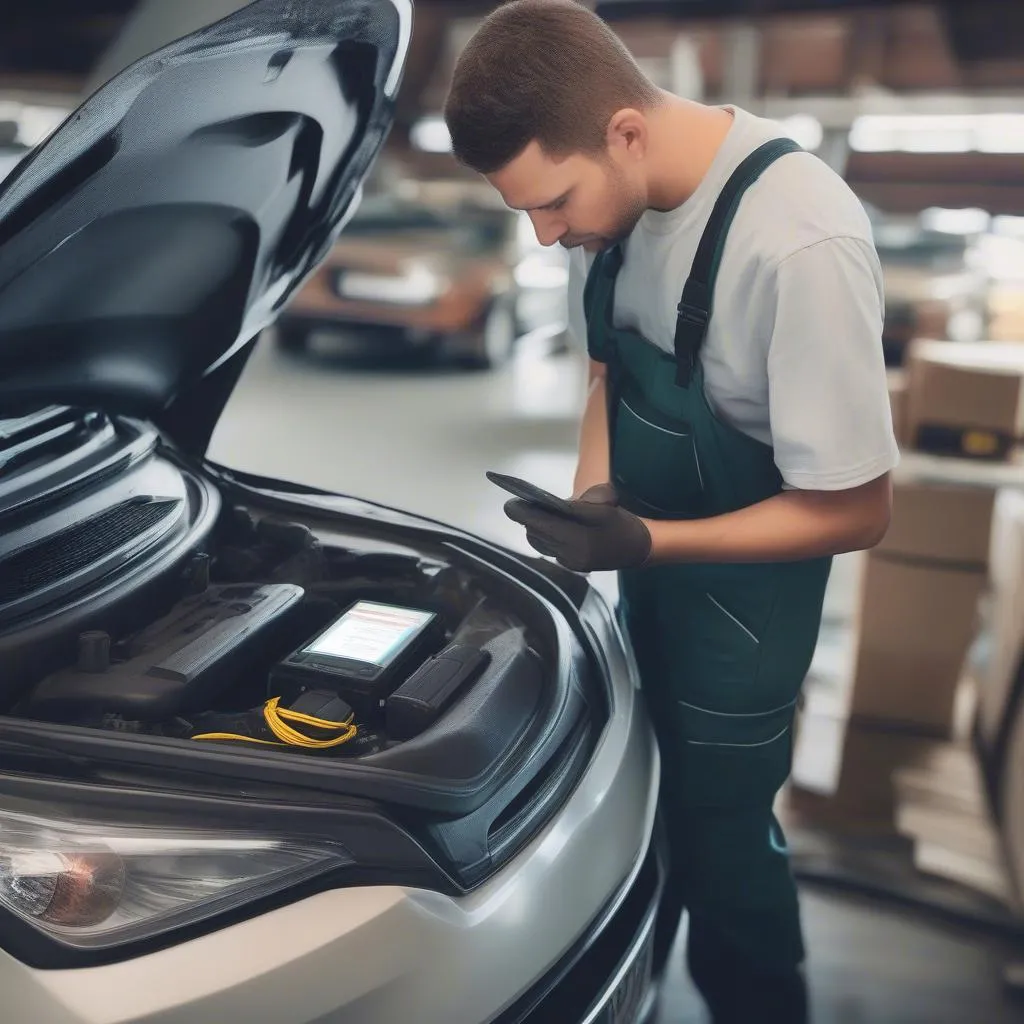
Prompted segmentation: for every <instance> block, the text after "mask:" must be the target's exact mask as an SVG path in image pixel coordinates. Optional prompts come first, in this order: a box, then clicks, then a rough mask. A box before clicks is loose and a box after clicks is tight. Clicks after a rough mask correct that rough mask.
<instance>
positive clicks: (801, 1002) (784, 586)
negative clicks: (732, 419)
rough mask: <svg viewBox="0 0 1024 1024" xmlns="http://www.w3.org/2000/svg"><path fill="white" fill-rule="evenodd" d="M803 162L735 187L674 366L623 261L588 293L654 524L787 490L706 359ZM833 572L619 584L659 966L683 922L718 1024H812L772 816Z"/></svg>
mask: <svg viewBox="0 0 1024 1024" xmlns="http://www.w3.org/2000/svg"><path fill="white" fill-rule="evenodd" d="M798 149H799V147H798V146H796V144H794V143H791V142H790V141H789V140H783V139H779V140H774V141H773V142H770V143H768V144H767V145H765V146H762V147H761V148H759V149H758V150H757V151H756V152H755V153H753V154H751V156H750V157H748V158H747V159H746V160H745V161H744V162H743V163H742V164H741V165H740V166H739V167H738V168H737V170H736V172H735V173H734V174H733V176H732V177H731V178H730V180H729V182H728V184H727V185H726V187H725V189H724V190H723V192H722V194H721V196H720V197H719V199H718V201H717V203H716V206H715V208H714V211H713V212H712V215H711V217H710V219H709V222H708V225H707V227H706V229H705V232H704V235H703V237H702V238H701V241H700V244H699V246H698V249H697V254H696V257H695V259H694V263H693V267H692V269H691V272H690V277H689V279H688V280H687V281H686V285H685V288H684V289H683V294H682V301H681V302H680V304H679V316H678V320H677V329H676V335H675V354H674V356H673V355H670V354H667V353H665V352H664V351H663V350H662V349H660V348H658V347H657V346H655V345H654V344H652V343H651V342H649V341H647V339H645V338H644V337H642V336H641V335H640V334H638V333H636V332H634V331H631V330H627V329H622V328H617V327H615V326H614V323H613V309H614V294H615V280H616V276H617V274H618V270H619V267H620V266H621V263H622V254H621V250H620V249H619V248H618V247H615V248H613V249H610V250H607V251H605V252H603V253H602V254H601V255H600V256H598V258H597V259H596V260H595V262H594V265H593V267H592V269H591V272H590V274H589V275H588V278H587V284H586V289H585V292H584V305H585V310H586V319H587V334H588V349H589V352H590V355H591V357H592V358H593V359H596V360H598V361H601V362H605V363H607V374H608V377H607V380H608V392H609V407H608V414H609V437H610V441H611V475H612V481H613V482H614V484H615V486H616V488H617V490H618V492H619V495H620V500H621V503H622V504H623V505H624V506H625V507H626V508H628V509H629V510H630V511H633V512H635V513H637V514H638V515H642V516H645V517H648V518H661V519H687V518H703V517H708V516H715V515H720V514H722V513H726V512H730V511H734V510H736V509H740V508H744V507H746V506H748V505H753V504H755V503H757V502H760V501H763V500H765V499H767V498H770V497H771V496H773V495H775V494H778V493H779V492H780V491H781V490H782V479H781V476H780V474H779V472H778V469H777V468H776V466H775V462H774V458H773V452H772V449H771V448H770V447H769V446H767V445H764V444H761V443H760V442H758V441H756V440H753V439H752V438H750V437H748V436H746V435H745V434H742V433H740V432H739V431H738V430H736V429H735V428H733V427H731V426H729V425H727V424H726V423H724V422H722V421H721V420H720V419H718V418H717V417H716V416H715V414H714V413H713V412H712V410H711V408H710V406H709V405H708V403H707V400H706V398H705V395H704V374H703V369H702V365H701V361H700V358H699V355H700V349H701V345H702V343H703V341H704V337H705V335H706V332H707V322H708V319H709V316H710V310H711V305H712V303H711V299H712V294H713V291H714V284H715V278H716V275H717V271H718V266H719V263H720V260H721V255H722V250H723V248H724V243H725V238H726V234H727V232H728V230H729V226H730V224H731V222H732V219H733V216H734V215H735V212H736V209H737V207H738V206H739V203H740V200H741V199H742V196H743V194H744V192H745V191H746V189H747V188H748V187H749V186H750V185H751V184H753V182H754V181H755V180H756V179H757V178H758V177H759V176H760V174H761V173H762V172H763V171H764V169H765V168H766V167H767V166H768V165H769V164H770V163H772V162H773V161H774V160H776V159H778V158H779V157H781V156H783V155H784V154H786V153H789V152H793V151H796V150H798ZM830 566H831V559H828V558H820V559H814V560H811V561H799V562H780V563H759V564H673V565H658V566H649V567H645V568H640V569H631V570H626V571H623V572H621V573H620V574H619V582H620V595H621V597H620V605H619V614H620V616H621V618H622V621H623V625H624V627H625V629H626V630H627V632H628V634H629V636H630V639H631V642H632V644H633V647H634V649H635V653H636V658H637V662H638V664H639V668H640V674H641V679H642V683H643V688H644V691H645V693H646V698H647V702H648V705H649V708H650V710H651V712H652V714H653V718H654V722H655V727H656V731H657V733H658V738H659V747H660V749H661V754H662V764H663V773H662V794H663V802H662V811H663V816H664V819H665V824H666V828H667V831H668V833H669V839H670V847H671V856H672V870H671V874H672V877H671V879H670V885H669V892H670V896H669V897H668V898H667V900H666V903H665V905H664V914H663V919H662V921H661V922H660V924H659V928H660V936H659V950H658V953H657V954H656V957H658V958H660V959H661V961H662V963H663V962H664V958H665V956H666V955H667V952H668V945H669V944H670V943H671V939H672V936H673V934H674V933H675V930H676V927H677V925H678V922H679V915H680V913H681V911H682V908H683V907H684V906H685V908H686V909H687V910H688V913H689V944H688V960H689V965H690V971H691V974H692V976H693V978H694V981H695V982H696V984H697V986H698V987H699V988H700V990H701V992H702V994H703V996H704V998H705V999H706V1001H707V1002H708V1004H709V1006H710V1008H711V1010H712V1012H713V1015H714V1020H715V1022H716V1024H722V1022H729V1024H732V1022H733V1021H735V1022H742V1024H753V1022H755V1021H772V1022H774V1021H780V1022H785V1024H799V1022H800V1021H802V1020H804V1019H806V1012H807V1011H806V1006H805V1000H806V994H805V991H804V986H803V979H802V973H801V971H800V968H799V965H800V963H801V961H802V960H803V956H804V948H803V941H802V934H801V927H800V918H799V911H798V905H797V896H796V888H795V885H794V883H793V879H792V875H791V872H790V867H789V860H788V856H787V851H786V846H785V840H784V838H783V834H782V830H781V828H780V826H779V823H778V822H777V820H776V819H775V816H774V814H773V811H772V806H773V802H774V798H775V796H776V794H777V792H778V790H779V788H780V787H781V786H782V784H783V782H784V781H785V779H786V777H787V776H788V774H789V769H790V760H791V753H792V726H793V721H794V714H795V710H796V705H797V699H798V694H799V691H800V688H801V685H802V683H803V680H804V677H805V676H806V674H807V671H808V669H809V667H810V663H811V659H812V656H813V653H814V649H815V646H816V643H817V637H818V631H819V628H820V623H821V610H822V601H823V598H824V592H825V584H826V582H827V580H828V575H829V570H830Z"/></svg>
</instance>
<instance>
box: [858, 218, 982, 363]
mask: <svg viewBox="0 0 1024 1024" xmlns="http://www.w3.org/2000/svg"><path fill="white" fill-rule="evenodd" d="M874 233H875V248H876V249H877V251H878V255H879V259H880V261H881V264H882V275H883V282H884V289H885V319H884V325H883V329H882V343H883V347H884V350H885V356H886V362H887V363H888V365H890V366H900V365H902V363H903V361H904V357H905V352H906V348H907V346H908V345H909V344H910V342H911V341H913V340H914V339H915V338H936V339H949V340H953V341H980V340H982V339H983V338H984V337H985V333H986V327H987V322H988V312H987V288H986V285H987V282H986V280H985V276H984V274H983V273H981V272H980V270H979V269H978V268H977V267H975V266H973V265H972V261H971V259H970V254H971V244H970V242H969V240H968V238H967V237H965V236H964V235H960V234H952V233H950V232H944V231H936V230H933V229H929V228H928V227H926V226H924V225H922V224H921V223H919V222H918V221H916V220H912V221H909V222H906V221H904V222H901V221H899V220H895V219H890V220H888V221H885V220H876V222H875V226H874Z"/></svg>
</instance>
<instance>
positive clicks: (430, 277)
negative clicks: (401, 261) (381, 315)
mask: <svg viewBox="0 0 1024 1024" xmlns="http://www.w3.org/2000/svg"><path fill="white" fill-rule="evenodd" d="M447 286H448V282H447V281H446V280H445V279H444V278H443V277H441V276H440V275H439V274H435V273H434V271H432V270H431V269H430V268H429V267H425V266H423V265H422V264H419V263H414V264H410V265H409V266H408V267H406V268H405V270H403V271H402V272H401V273H398V274H367V273H362V272H360V271H347V270H343V271H341V272H340V273H339V274H338V277H337V285H336V287H337V291H338V294H339V295H340V296H341V297H342V298H345V299H354V300H359V301H363V302H388V303H392V304H394V305H400V306H423V305H426V304H427V303H429V302H434V301H435V300H436V299H438V298H440V296H441V295H442V294H443V293H444V291H445V289H446V288H447Z"/></svg>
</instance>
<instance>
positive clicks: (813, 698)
mask: <svg viewBox="0 0 1024 1024" xmlns="http://www.w3.org/2000/svg"><path fill="white" fill-rule="evenodd" d="M339 2H340V3H343V2H344V0H339ZM241 6H244V4H242V3H238V2H232V0H174V2H173V3H171V2H169V0H142V2H134V0H33V2H32V3H27V2H26V3H19V2H16V0H11V2H9V3H7V4H5V5H4V10H3V13H2V14H0V188H2V178H3V177H4V176H5V175H6V174H8V173H9V172H10V171H11V170H12V169H13V168H14V167H16V166H17V164H18V162H19V161H20V160H21V159H23V158H24V156H25V155H26V154H28V153H29V152H31V150H32V148H33V147H34V146H37V145H38V144H39V143H40V142H42V141H43V140H44V139H45V138H46V137H47V136H48V134H49V133H50V132H51V131H52V130H53V129H54V128H55V127H56V126H57V125H58V124H59V123H60V122H61V121H62V120H63V118H64V117H65V116H66V115H67V114H68V112H69V111H71V110H72V109H73V108H74V107H76V106H77V105H78V104H79V103H80V102H81V101H82V99H84V98H85V96H87V95H88V94H89V93H90V92H91V91H93V90H94V89H95V88H96V87H97V86H98V85H99V84H101V83H102V82H104V81H106V80H107V79H108V78H109V77H111V76H112V75H113V74H115V73H116V72H118V71H119V70H121V69H122V68H124V67H126V66H127V65H128V64H130V63H131V62H132V61H133V60H134V59H136V58H137V57H139V56H141V55H142V54H144V53H147V52H149V51H151V50H153V49H156V48H157V47H159V46H161V45H163V44H164V43H166V42H168V41H170V40H171V39H174V38H176V37H178V36H181V35H183V34H185V33H187V32H189V31H192V30H194V29H196V28H198V27H200V26H202V25H204V24H207V23H209V22H212V21H214V20H216V19H217V18H218V17H220V16H223V15H224V14H226V13H228V12H230V11H231V10H234V9H237V8H238V7H241ZM494 6H495V5H494V4H489V3H482V2H481V3H456V2H448V3H442V2H429V0H419V2H418V3H417V4H416V25H415V31H414V36H413V40H412V45H411V51H410V56H409V62H408V68H407V72H406V76H405V80H404V83H403V87H402V91H401V94H400V96H399V102H398V117H397V122H396V125H395V128H394V130H393V132H392V134H391V136H390V138H389V141H388V144H387V147H386V150H385V152H384V154H383V156H382V158H381V160H380V161H379V163H378V165H377V168H376V171H375V173H374V176H373V180H372V181H371V182H370V184H369V187H368V188H367V190H366V195H365V198H364V201H363V203H362V206H361V208H360V210H359V212H358V214H357V215H356V217H355V218H354V219H353V221H352V222H351V224H350V225H349V227H348V228H347V229H346V231H345V232H344V234H343V235H342V237H341V240H340V241H339V242H338V244H337V245H336V246H335V248H334V249H333V251H332V252H331V254H330V255H329V257H328V258H327V259H326V261H325V262H324V264H323V265H322V267H321V268H320V269H319V271H318V272H317V273H316V274H315V275H314V276H313V277H312V278H311V279H310V280H309V281H308V282H307V283H306V285H305V287H304V288H303V290H302V291H301V293H300V294H298V295H297V296H296V298H295V299H294V301H293V302H292V304H291V305H290V306H289V308H288V309H287V310H286V312H285V314H284V315H283V317H282V319H281V320H280V322H279V323H278V324H277V325H276V327H275V328H274V329H273V330H271V331H268V332H267V333H266V334H265V335H264V336H263V337H261V338H260V340H259V342H258V346H257V349H256V351H255V353H254V355H253V357H252V358H251V359H250V361H249V364H248V366H247V369H246V371H245V376H244V378H243V381H242V384H241V385H240V387H239V388H238V390H237V391H236V394H235V396H234V397H233V399H232V404H231V405H230V406H229V409H228V412H227V414H226V416H225V417H224V419H223V420H222V422H221V425H220V427H219V429H218V433H217V435H216V436H215V439H214V443H213V446H212V453H211V454H212V457H213V458H214V459H215V460H216V461H219V462H221V463H225V464H228V465H231V466H235V467H238V468H241V469H245V470H250V471H253V472H258V473H263V474H267V475H271V476H279V477H287V478H289V479H292V480H297V481H300V482H303V483H309V484H315V485H317V486H320V487H326V488H331V489H334V490H338V491H341V492H344V493H348V494H355V495H358V496H360V497H365V498H369V499H372V500H375V501H380V502H383V503H385V504H388V505H394V506H399V507H402V508H406V509H410V510H413V511H416V512H420V513H424V514H426V515H428V516H432V517H435V518H440V519H444V520H447V521H449V522H453V523H455V524H457V525H459V526H462V527H464V528H467V529H469V530H472V531H474V532H476V533H479V534H482V535H484V536H486V537H488V538H491V539H493V540H496V541H498V542H501V543H504V544H508V545H510V546H512V547H515V548H520V549H525V547H524V540H523V538H522V536H521V535H520V531H519V530H518V528H516V527H514V525H513V524H511V523H510V522H508V521H507V520H506V519H505V518H504V516H503V515H502V513H501V505H502V498H501V494H500V492H496V491H495V490H494V488H493V487H491V485H489V484H488V483H487V481H486V480H485V479H484V475H483V474H484V470H486V469H495V470H500V471H504V472H509V473H514V474H517V475H520V476H525V477H528V478H529V479H532V480H534V481H536V482H537V483H539V484H540V485H542V486H545V487H548V488H550V489H552V490H554V491H556V492H559V493H567V492H568V491H569V489H570V486H571V480H572V473H573V468H574V464H575V444H576V433H577V423H578V417H579V413H580V410H581V407H582V402H583V396H584V383H585V353H583V352H581V350H580V348H579V345H578V344H577V343H575V342H574V341H573V340H572V339H571V338H569V337H567V335H566V333H565V321H566V293H565V286H566V267H565V261H564V255H563V253H562V252H561V250H559V249H557V248H556V249H555V250H549V249H544V248H542V247H541V246H539V245H538V243H537V241H536V238H535V236H534V234H533V230H532V228H531V226H530V223H529V220H528V219H527V218H526V217H525V215H517V214H514V213H512V212H510V211H509V210H508V209H506V208H505V207H504V206H503V205H502V204H501V202H500V200H498V198H497V196H496V195H495V194H494V193H493V192H492V191H491V190H490V189H489V188H487V187H486V186H485V185H483V184H482V183H481V182H480V181H479V180H478V179H477V178H475V177H474V176H473V175H470V174H467V173H465V172H464V171H462V170H460V168H459V167H458V166H457V165H456V164H455V162H454V161H453V159H452V158H451V155H450V152H449V140H448V137H447V132H446V130H445V127H444V123H443V121H442V120H441V118H440V110H441V107H442V103H443V99H444V95H445V91H446V89H447V84H448V80H449V76H450V73H451V68H452V66H453V63H454V61H455V59H456V58H457V56H458V54H459V52H460V48H461V47H462V46H463V45H464V44H465V41H466V40H467V39H468V37H469V36H470V35H471V33H472V32H473V30H474V28H475V27H476V25H477V24H478V23H479V20H480V19H481V18H482V17H483V16H484V15H486V13H487V12H488V11H489V10H491V9H492V8H493V7H494ZM587 6H590V7H592V8H595V9H596V10H597V12H598V13H599V14H601V15H602V16H603V17H605V18H606V19H607V20H608V21H609V23H610V24H612V26H613V27H614V29H615V31H616V32H618V33H619V34H620V36H621V38H622V39H623V40H624V42H625V43H626V45H627V46H628V47H629V48H630V49H631V51H632V52H633V53H634V55H635V56H636V58H637V60H638V61H639V62H640V63H641V65H642V66H643V68H644V69H645V71H646V72H647V73H648V74H649V75H650V77H651V78H652V79H653V80H654V81H655V82H656V83H657V84H658V85H660V86H662V87H663V88H666V89H669V90H671V91H672V92H674V93H677V94H678V95H682V96H686V97H689V98H692V99H697V100H703V101H705V102H709V103H733V104H737V105H739V106H741V107H744V108H746V109H748V110H750V111H752V112H754V113H757V114H761V115H763V116H766V117H771V118H774V119H777V120H778V121H779V123H780V126H781V130H782V131H783V132H784V133H787V134H789V135H791V136H792V137H793V138H795V139H796V140H797V141H798V142H800V143H801V144H802V145H803V146H804V147H806V148H808V149H810V150H813V151H814V152H816V153H817V154H818V155H819V156H820V158H821V159H823V160H825V161H826V162H827V163H828V164H829V165H830V166H832V167H833V168H834V169H835V170H836V171H837V172H839V173H840V174H842V175H843V176H844V177H845V178H846V180H847V181H848V182H849V183H850V185H851V186H852V187H853V189H854V190H855V191H856V193H857V194H858V195H859V196H860V198H861V200H862V201H863V203H864V204H865V206H866V207H867V209H868V211H869V213H870V215H871V218H872V221H873V223H874V226H875V233H876V244H877V247H878V251H879V253H880V255H881V258H882V262H883V266H884V271H885V289H886V316H885V329H884V337H883V342H884V346H885V356H886V362H887V364H888V366H889V373H890V396H891V399H892V403H893V413H894V419H895V422H896V425H897V431H898V434H899V438H900V441H901V444H902V446H903V449H904V457H903V463H902V465H901V467H900V469H899V471H898V473H897V475H896V499H895V514H894V521H893V526H892V529H891V530H890V533H889V535H888V537H887V538H886V540H885V542H884V543H883V544H882V545H881V546H880V547H879V548H878V549H877V550H875V551H873V552H872V553H871V554H870V555H866V556H865V555H855V556H846V557H844V558H841V559H839V560H838V561H837V564H836V568H835V572H834V575H833V578H832V582H831V585H830V590H829V595H828V600H827V607H826V616H825V622H824V625H823V629H822V633H821V641H820V644H819V650H818V656H817V658H816V661H815V664H814V667H813V670H812V674H811V677H810V678H809V680H808V684H807V688H806V700H805V703H804V706H803V709H802V712H801V721H800V731H799V736H798V743H797V749H796V755H795V761H794V768H793V778H792V783H791V785H790V786H789V787H788V788H787V790H786V792H785V793H784V794H783V795H782V798H781V799H780V807H779V813H780V816H781V817H782V818H783V819H784V821H785V822H786V824H787V826H788V829H789V834H790V840H791V846H792V851H793V858H794V866H795V868H796V870H797V872H798V874H799V876H800V879H801V882H802V884H803V886H804V888H805V896H806V899H805V920H806V924H807V929H808V938H809V946H810V955H811V956H810V968H809V969H810V976H811V982H812V988H813V992H814V1000H815V1007H816V1011H817V1019H819V1020H822V1021H830V1022H837V1024H838V1022H842V1024H854V1022H861V1021H863V1022H869V1021H870V1022H876V1021H878V1022H911V1021H913V1022H921V1024H938V1022H947V1021H948V1022H951V1024H955V1022H962V1024H998V1022H1002V1021H1012V1020H1024V1002H1022V1001H1021V999H1020V997H1019V994H1018V993H1019V991H1020V989H1022V988H1024V902H1022V895H1024V704H1022V701H1021V693H1022V692H1024V672H1022V665H1024V661H1022V652H1024V462H1022V460H1021V457H1020V441H1021V437H1022V433H1024V431H1022V425H1024V397H1022V396H1024V386H1022V385H1024V3H1021V2H1020V0H948V2H914V3H901V2H871V0H859V2H853V0H674V2H664V3H662V2H657V0H615V2H610V3H596V4H595V3H594V2H590V3H588V4H587ZM823 341H827V339H823ZM595 582H598V583H599V584H600V585H601V586H602V587H603V588H607V590H608V592H609V593H610V594H614V586H615V584H614V578H612V577H609V578H606V579H605V578H598V579H596V580H595ZM674 985H675V989H674V994H673V999H672V1000H671V1001H670V1003H669V1005H668V1007H667V1009H666V1013H667V1014H668V1016H666V1018H665V1019H666V1020H674V1021H691V1020H692V1021H697V1020H700V1019H701V1018H700V1016H699V1011H698V1009H697V1008H696V1003H695V1002H694V1001H693V999H692V996H691V994H690V993H689V990H688V987H687V985H686V983H685V982H684V980H683V979H682V977H681V976H680V977H679V978H678V979H676V980H675V982H674Z"/></svg>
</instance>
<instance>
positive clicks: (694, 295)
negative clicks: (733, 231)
mask: <svg viewBox="0 0 1024 1024" xmlns="http://www.w3.org/2000/svg"><path fill="white" fill-rule="evenodd" d="M798 152H801V147H800V146H799V145H797V143H795V142H794V141H793V140H792V139H772V140H771V141H770V142H766V143H764V145H762V146H759V147H758V148H757V149H755V150H754V152H753V153H751V154H750V155H749V156H748V157H747V158H746V159H745V160H744V161H743V162H742V163H741V164H740V165H739V166H738V167H737V168H736V170H735V171H733V173H732V175H731V176H730V178H729V180H728V181H727V182H726V183H725V187H724V188H723V189H722V192H721V194H720V195H719V197H718V199H717V200H716V201H715V207H714V209H713V210H712V211H711V216H710V217H709V218H708V223H707V226H706V227H705V228H704V234H703V235H702V236H701V239H700V242H699V243H698V245H697V253H696V255H695V256H694V258H693V266H692V267H691V268H690V276H689V277H688V278H687V279H686V284H685V285H684V287H683V295H682V298H681V299H680V301H679V305H678V306H677V307H676V332H675V356H676V384H678V385H679V386H680V387H684V388H688V387H689V386H690V380H691V379H692V377H693V371H694V368H695V367H696V365H697V358H698V356H699V355H700V350H701V346H702V345H703V344H704V338H705V337H706V336H707V332H708V323H709V321H710V320H711V305H712V297H713V294H714V290H715V278H716V277H717V276H718V266H719V264H720V263H721V260H722V250H723V249H724V248H725V239H726V236H727V235H728V233H729V228H730V226H731V225H732V222H733V218H734V217H735V216H736V211H737V209H739V205H740V200H741V199H742V198H743V195H744V193H745V192H746V191H747V189H748V188H750V186H751V185H753V184H754V182H755V181H757V179H758V178H760V177H761V175H762V174H763V173H764V172H765V171H766V170H767V169H768V167H770V166H771V165H772V164H773V163H774V162H775V161H776V160H778V159H779V157H781V156H785V155H786V154H787V153H798Z"/></svg>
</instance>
